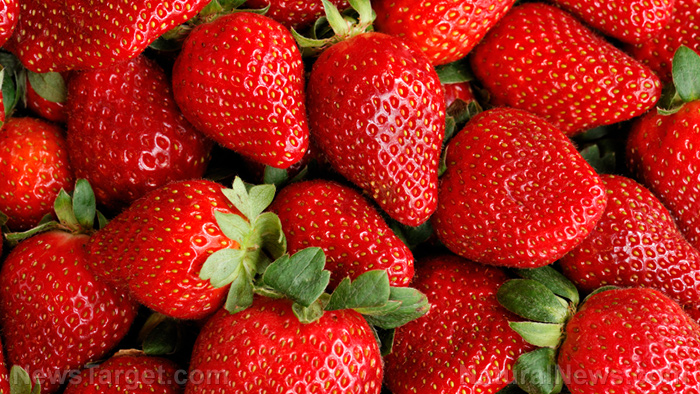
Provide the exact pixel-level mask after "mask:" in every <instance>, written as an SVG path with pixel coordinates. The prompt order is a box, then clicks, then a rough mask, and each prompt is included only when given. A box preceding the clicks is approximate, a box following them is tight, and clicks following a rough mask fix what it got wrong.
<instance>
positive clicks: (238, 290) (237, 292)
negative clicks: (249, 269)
mask: <svg viewBox="0 0 700 394" xmlns="http://www.w3.org/2000/svg"><path fill="white" fill-rule="evenodd" d="M238 271H239V275H237V276H236V277H235V278H234V280H233V282H231V287H229V289H228V295H227V296H226V303H225V304H224V309H226V310H227V311H229V312H230V313H238V312H240V311H243V310H246V309H248V308H249V307H250V306H251V305H253V296H254V293H253V289H254V286H253V279H252V278H251V277H250V276H249V275H247V273H245V269H243V266H242V265H240V266H239V268H238Z"/></svg>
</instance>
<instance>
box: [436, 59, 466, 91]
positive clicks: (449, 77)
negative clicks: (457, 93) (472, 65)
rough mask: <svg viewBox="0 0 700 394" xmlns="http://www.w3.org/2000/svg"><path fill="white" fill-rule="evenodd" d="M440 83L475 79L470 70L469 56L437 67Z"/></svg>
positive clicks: (445, 83) (446, 83)
mask: <svg viewBox="0 0 700 394" xmlns="http://www.w3.org/2000/svg"><path fill="white" fill-rule="evenodd" d="M435 71H436V72H437V75H438V77H439V78H440V83H442V84H443V85H448V84H452V83H462V82H469V81H472V80H473V79H474V76H473V75H472V73H471V72H470V71H469V61H468V60H467V58H466V57H465V58H462V59H460V60H457V61H454V62H452V63H448V64H444V65H442V66H437V67H435Z"/></svg>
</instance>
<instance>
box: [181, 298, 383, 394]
mask: <svg viewBox="0 0 700 394" xmlns="http://www.w3.org/2000/svg"><path fill="white" fill-rule="evenodd" d="M291 306H292V303H291V302H290V301H288V300H285V299H270V298H255V300H254V302H253V305H252V306H251V307H250V308H248V309H247V310H245V311H243V312H239V313H236V314H230V313H229V312H227V311H226V310H223V309H222V310H220V311H219V312H218V313H217V314H215V315H214V316H213V317H212V318H211V319H209V321H208V322H207V324H206V325H205V326H204V327H203V328H202V331H201V333H200V334H199V337H198V338H197V341H196V343H195V347H194V351H193V353H192V359H191V362H190V376H191V377H193V378H194V377H197V381H201V382H202V383H200V384H195V383H192V381H193V380H194V379H192V380H191V381H190V382H188V384H187V386H186V388H185V393H187V394H196V393H210V392H226V393H229V394H239V393H240V394H242V393H262V392H266V393H278V392H284V393H292V392H301V393H319V394H322V393H323V394H325V393H328V394H330V393H353V394H360V393H363V394H364V393H367V394H369V393H373V394H379V392H380V391H381V384H382V359H381V357H380V355H379V349H378V347H377V343H376V341H375V338H374V335H373V333H372V329H371V328H370V327H369V325H367V322H366V321H365V320H364V319H363V318H362V316H361V315H360V314H358V313H357V312H355V311H352V310H339V311H331V312H325V313H324V315H323V316H322V317H321V318H320V319H319V320H317V321H315V322H313V323H308V324H302V323H300V322H299V320H298V319H297V318H296V317H295V316H294V313H293V312H292V307H291Z"/></svg>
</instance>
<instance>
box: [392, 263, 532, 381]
mask: <svg viewBox="0 0 700 394" xmlns="http://www.w3.org/2000/svg"><path fill="white" fill-rule="evenodd" d="M418 267H419V268H417V272H416V279H415V281H414V283H413V286H414V287H415V288H417V289H418V290H420V291H423V292H424V293H425V294H426V295H427V296H428V300H429V301H430V303H431V305H432V306H431V308H430V311H429V312H428V313H427V314H426V315H425V316H423V317H421V318H419V319H417V320H414V321H412V322H410V323H408V324H406V325H404V326H402V327H399V328H397V330H396V333H395V340H394V341H395V342H394V347H393V351H392V353H391V354H390V355H389V356H387V357H386V362H387V368H386V382H387V385H388V387H389V388H390V390H391V392H392V393H394V394H407V393H425V394H428V393H465V394H467V393H468V394H471V393H484V394H486V393H496V392H497V391H498V390H500V389H501V388H503V387H505V386H506V385H507V384H508V383H509V382H510V381H511V380H512V379H513V376H512V371H511V369H512V367H513V364H514V363H515V360H516V359H517V358H518V356H519V355H520V354H521V353H523V352H525V351H528V350H530V348H531V346H529V345H527V344H525V342H524V341H523V340H522V339H521V338H520V336H518V334H516V333H515V331H513V330H511V328H510V327H509V326H508V321H509V320H513V319H514V318H515V315H513V314H511V313H510V312H508V311H507V310H505V308H503V307H502V306H500V305H499V304H498V301H497V300H496V291H497V290H498V288H499V287H500V286H501V285H502V284H503V283H504V282H505V281H506V280H507V276H506V275H505V273H504V271H503V270H501V269H499V268H496V267H487V266H484V265H480V264H476V263H473V262H471V261H467V260H465V259H462V258H459V257H457V256H453V255H443V256H437V257H431V258H428V259H425V260H423V261H420V262H419V264H418Z"/></svg>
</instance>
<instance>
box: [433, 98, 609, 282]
mask: <svg viewBox="0 0 700 394" xmlns="http://www.w3.org/2000/svg"><path fill="white" fill-rule="evenodd" d="M446 163H447V170H446V172H445V174H444V175H443V177H442V179H441V182H440V191H439V205H438V209H437V211H436V212H435V215H434V216H433V218H432V222H433V226H434V227H435V231H436V234H437V236H438V238H439V239H440V240H441V241H442V243H444V244H445V246H447V247H448V248H449V249H450V250H452V251H453V252H454V253H456V254H458V255H461V256H463V257H466V258H468V259H471V260H474V261H478V262H481V263H487V264H494V265H502V266H510V267H521V268H533V267H539V266H543V265H547V264H550V263H552V262H554V261H555V260H557V259H558V258H560V257H561V256H563V255H564V254H565V253H567V252H568V251H569V250H571V249H572V248H573V247H574V246H576V245H577V244H578V243H579V242H581V241H582V240H583V239H584V238H585V237H586V236H587V235H588V234H589V233H590V231H591V230H592V229H593V227H594V226H595V224H596V222H597V221H598V219H599V218H600V217H601V215H602V214H603V210H604V209H605V204H606V198H605V193H604V188H603V185H602V182H601V180H600V177H598V175H597V174H596V173H595V171H594V170H593V168H591V166H590V165H588V163H586V162H585V160H584V159H583V157H581V155H580V154H579V153H578V152H577V151H576V149H575V147H574V146H573V145H572V144H571V142H570V141H569V139H568V138H566V136H565V135H564V134H563V133H562V132H561V131H559V130H557V129H556V128H554V127H553V126H552V125H550V124H549V123H548V122H546V121H544V120H543V119H541V118H538V117H537V116H535V115H532V114H529V113H527V112H525V111H521V110H517V109H510V108H497V109H492V110H489V111H486V112H482V113H480V114H479V115H477V116H475V117H474V118H472V119H471V120H470V121H469V123H467V125H466V126H465V127H464V129H462V131H460V132H459V133H458V134H457V135H456V136H455V137H454V138H453V139H452V141H451V142H450V143H449V145H448V146H447V154H446Z"/></svg>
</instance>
